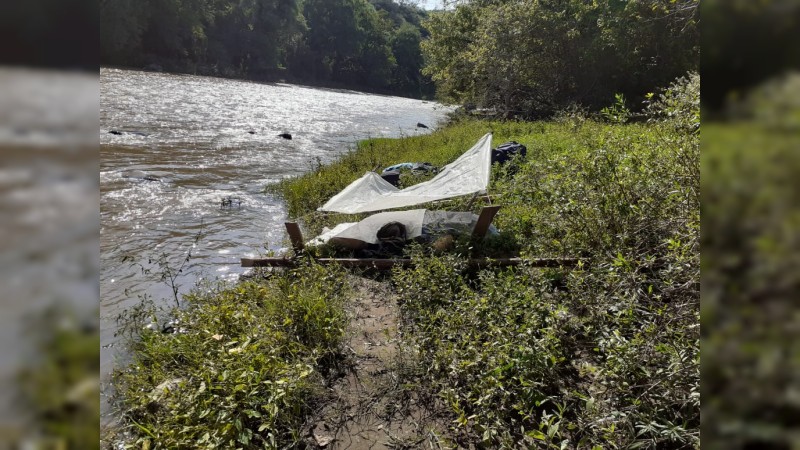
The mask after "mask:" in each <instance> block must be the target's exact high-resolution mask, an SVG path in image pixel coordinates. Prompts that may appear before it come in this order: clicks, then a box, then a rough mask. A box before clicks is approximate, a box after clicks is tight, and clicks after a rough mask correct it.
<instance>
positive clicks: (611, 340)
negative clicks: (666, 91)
mask: <svg viewBox="0 0 800 450" xmlns="http://www.w3.org/2000/svg"><path fill="white" fill-rule="evenodd" d="M490 130H491V131H492V132H493V133H494V145H499V144H500V143H502V142H505V141H509V140H516V141H518V142H520V143H522V144H524V145H526V146H527V148H528V155H527V157H526V158H525V159H524V160H522V161H517V164H516V165H515V166H514V167H515V169H514V170H506V169H496V170H495V171H494V173H493V176H492V183H491V185H490V188H489V193H490V196H491V198H492V199H493V201H494V202H495V203H496V204H499V205H501V206H502V209H501V210H500V213H499V214H498V215H497V217H496V219H495V222H494V223H495V224H496V225H497V227H498V228H499V229H500V230H502V232H503V233H502V235H503V236H504V241H503V242H501V243H498V245H500V246H502V247H503V248H504V250H505V251H513V252H515V253H518V254H520V255H521V256H522V257H523V258H524V257H547V256H580V257H583V258H585V259H586V264H585V265H583V266H580V267H578V268H577V269H574V270H567V269H535V268H530V267H525V266H522V267H519V268H515V269H505V270H500V271H498V270H483V271H480V272H477V273H476V272H475V271H469V270H467V269H466V267H465V264H464V258H463V257H462V256H459V254H458V250H459V249H458V247H457V248H456V251H455V253H454V254H448V255H444V256H433V255H427V254H424V252H422V251H420V249H410V250H409V251H410V253H411V256H412V257H413V258H416V259H417V261H418V263H417V265H416V267H414V268H410V269H397V270H395V271H394V272H392V274H391V275H390V276H389V277H388V279H384V280H381V279H377V280H374V281H369V282H364V283H361V282H358V281H357V280H360V279H361V278H360V277H361V275H359V274H353V273H345V272H344V271H343V270H342V269H339V268H335V267H327V268H323V267H320V266H317V265H314V264H313V263H309V264H308V265H306V266H304V267H301V268H299V269H295V270H290V271H285V272H265V273H263V274H259V275H258V276H257V277H256V278H255V279H253V280H251V281H248V282H245V283H242V284H239V285H237V286H234V287H227V288H213V289H210V290H207V291H206V293H204V294H196V295H192V296H188V297H187V299H186V304H187V305H188V306H186V307H185V308H183V309H182V310H181V311H176V312H173V313H172V314H174V315H176V316H177V320H178V323H177V324H174V325H173V328H174V329H173V330H171V331H174V332H171V333H161V332H157V331H155V332H144V333H143V334H142V336H141V338H139V339H134V341H133V342H134V347H133V355H134V362H133V364H132V366H131V368H130V369H129V370H127V371H123V372H120V373H119V374H118V378H117V380H118V383H119V386H120V387H121V389H120V392H121V396H122V405H124V410H123V411H122V416H123V420H124V421H125V423H127V424H128V425H129V426H130V430H131V431H132V432H133V434H134V436H135V439H137V440H138V441H139V444H140V445H147V446H149V447H151V448H152V447H159V448H168V447H175V446H178V447H180V446H188V445H190V444H191V446H198V445H199V446H204V445H205V446H208V447H209V448H212V447H219V446H235V445H238V446H240V447H244V448H250V447H261V446H265V445H266V446H287V445H288V446H292V445H297V446H304V445H308V446H312V447H313V446H326V447H327V448H339V446H341V445H342V444H343V443H352V442H355V440H354V439H353V437H354V434H353V433H352V432H348V431H347V429H348V428H349V429H351V430H357V433H356V434H358V433H362V434H363V433H364V432H365V428H364V426H363V425H364V422H363V421H362V422H359V421H358V420H357V418H358V417H366V418H369V417H372V418H377V419H375V420H374V421H371V422H370V421H368V422H369V423H372V424H373V426H372V428H370V429H368V430H366V432H368V434H367V436H369V437H370V439H372V440H376V441H378V442H380V443H382V444H381V445H384V446H385V447H389V446H395V447H397V446H406V447H408V446H411V447H414V446H420V445H424V444H423V443H424V442H429V443H431V444H434V445H439V446H443V447H455V446H463V447H469V446H472V445H479V446H487V447H492V448H494V447H501V446H506V447H520V446H525V447H536V446H541V447H545V446H550V445H555V446H556V447H561V448H564V447H568V448H569V447H580V448H584V447H592V446H594V445H600V446H619V447H626V446H630V445H633V444H637V443H641V444H643V445H647V446H659V445H667V446H676V447H677V446H699V419H700V414H699V390H698V389H699V371H698V369H699V246H698V239H699V201H698V195H699V159H698V158H699V147H698V141H699V136H698V134H697V133H696V132H693V131H688V130H685V129H682V128H680V127H677V126H676V123H675V122H654V123H651V124H611V123H602V122H599V121H595V120H591V119H587V118H585V117H581V116H568V117H564V118H562V119H560V120H556V121H551V122H529V123H526V122H480V121H459V122H456V123H453V124H451V125H450V126H448V127H446V128H443V129H440V130H438V131H436V132H434V133H432V134H430V135H425V136H412V137H404V138H401V139H371V140H366V141H362V142H360V143H359V144H358V145H357V147H356V148H354V149H353V150H352V151H351V152H349V153H348V154H347V155H344V156H343V157H342V158H340V159H339V160H338V161H337V162H335V163H333V164H331V165H327V166H320V167H317V168H316V170H314V171H313V172H311V173H309V174H307V175H304V176H301V177H298V178H293V179H290V180H287V181H284V182H283V183H280V184H279V185H277V186H276V187H274V188H273V189H274V190H275V192H279V193H281V195H282V196H283V198H284V199H285V201H286V207H287V210H288V213H289V217H290V218H292V219H296V220H299V221H300V222H301V224H302V226H303V228H304V232H305V233H307V235H309V236H311V235H313V234H314V233H315V232H317V231H318V230H320V229H321V228H322V227H323V226H326V225H332V224H335V223H338V222H341V221H342V220H344V219H345V218H346V219H347V220H348V221H352V219H353V217H352V216H346V217H345V216H338V215H320V214H318V213H316V212H315V209H316V208H317V207H318V206H319V205H320V204H322V203H323V202H324V201H325V200H327V199H328V198H330V196H332V195H333V194H335V193H337V192H338V191H339V190H340V189H341V188H343V187H344V186H346V185H347V184H348V183H349V182H351V181H352V180H353V179H355V178H357V177H358V176H360V175H362V174H363V173H364V171H366V170H371V169H373V168H374V167H376V166H388V165H390V164H393V163H397V162H404V161H426V162H430V163H432V164H434V165H438V166H441V165H443V164H445V163H447V162H449V161H452V160H453V159H454V158H455V157H456V156H457V155H459V154H460V153H461V152H463V151H464V150H465V149H467V148H469V147H470V146H471V145H472V144H473V143H474V142H475V141H476V140H477V139H478V138H479V137H480V136H481V135H483V134H484V133H486V132H487V131H490ZM481 206H483V205H481V204H476V205H473V206H472V208H474V209H475V210H477V209H478V208H480V207H481ZM437 207H439V206H437ZM440 207H441V208H442V209H461V210H463V209H464V208H466V207H467V200H459V201H454V202H450V203H447V204H443V205H440ZM387 280H390V281H391V282H389V281H387ZM370 295H372V297H370ZM365 298H374V299H375V300H376V302H377V301H378V300H380V302H383V303H381V304H383V305H384V306H385V305H387V304H389V305H391V307H388V309H386V310H385V311H384V313H385V314H384V313H382V314H377V313H375V314H373V313H367V314H366V315H367V316H369V315H375V316H381V317H382V319H381V320H383V322H382V325H381V324H377V325H376V324H372V325H369V326H371V327H373V328H375V329H371V330H366V333H367V334H368V335H370V336H371V338H370V339H362V340H359V341H356V342H358V344H359V345H360V346H361V347H362V348H356V347H358V346H356V347H353V345H352V343H353V338H354V337H356V336H359V333H361V334H362V335H364V333H365V328H364V327H365V326H366V325H365V324H364V323H363V322H364V320H363V319H364V314H363V311H364V308H363V304H364V301H365V300H364V299H365ZM380 302H378V303H380ZM387 302H388V303H387ZM359 305H362V307H359ZM359 311H362V313H359ZM359 314H361V316H359ZM139 317H140V318H142V317H147V318H148V319H147V320H150V319H149V317H150V314H143V315H140V316H139ZM359 317H361V319H359ZM387 321H388V322H387ZM387 323H389V324H390V325H386V324H387ZM144 325H145V324H144V323H139V324H137V326H144ZM382 328H385V329H386V334H385V339H379V340H376V339H374V338H375V333H376V332H380V331H381V330H380V329H382ZM137 329H141V328H137ZM378 334H380V333H378ZM368 342H369V343H370V345H372V346H375V345H376V344H380V345H378V347H386V348H387V349H388V348H390V349H391V350H390V351H386V352H381V354H380V356H375V355H370V354H369V353H368V352H366V353H365V352H364V351H363V348H364V347H367V345H366V344H367V343H368ZM373 356H375V357H374V358H373ZM376 360H377V361H378V362H375V361H376ZM364 361H372V362H371V363H370V364H371V366H370V364H367V366H369V367H367V368H365V364H364ZM354 376H355V377H356V378H357V379H358V381H359V383H360V384H359V383H353V382H352V381H353V377H354ZM365 385H368V386H370V388H369V389H362V388H360V387H359V386H365ZM348 386H350V387H348ZM353 396H355V397H353ZM342 399H344V400H342ZM337 402H338V403H337ZM337 404H338V405H340V409H339V410H341V411H344V412H345V413H346V414H345V418H344V419H343V421H342V422H341V423H339V424H338V425H337V424H336V423H334V422H333V421H331V420H329V419H325V417H331V415H330V413H326V412H325V411H328V412H330V411H331V408H333V410H336V409H335V405H337ZM359 404H364V405H368V406H369V407H368V408H366V409H365V410H359V409H357V408H356V409H354V405H359ZM348 411H350V412H349V413H347V412H348ZM359 411H361V412H365V411H366V412H365V414H364V415H361V416H359V414H358V412H359ZM350 415H352V416H353V417H350ZM409 418H414V419H413V420H411V422H409ZM378 419H380V420H378ZM403 421H405V423H404V422H403ZM406 425H413V426H406ZM358 430H360V431H358ZM398 430H402V431H403V432H402V433H399V431H398ZM370 433H371V434H370ZM145 442H146V443H147V444H145Z"/></svg>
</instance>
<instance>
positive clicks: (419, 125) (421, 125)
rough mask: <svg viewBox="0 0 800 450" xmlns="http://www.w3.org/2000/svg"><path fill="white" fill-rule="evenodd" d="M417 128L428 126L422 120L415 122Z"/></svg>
mask: <svg viewBox="0 0 800 450" xmlns="http://www.w3.org/2000/svg"><path fill="white" fill-rule="evenodd" d="M417 128H428V126H427V125H425V124H424V123H422V122H417Z"/></svg>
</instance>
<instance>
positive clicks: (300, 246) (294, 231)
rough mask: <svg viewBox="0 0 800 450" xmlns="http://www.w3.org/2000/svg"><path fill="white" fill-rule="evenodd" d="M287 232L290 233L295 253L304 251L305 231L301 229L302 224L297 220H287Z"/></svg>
mask: <svg viewBox="0 0 800 450" xmlns="http://www.w3.org/2000/svg"><path fill="white" fill-rule="evenodd" d="M284 225H285V226H286V232H287V233H289V240H290V241H291V242H292V248H293V249H294V251H295V253H300V252H302V251H303V250H304V249H305V248H306V247H305V244H304V243H303V233H302V232H301V231H300V226H299V225H297V223H296V222H286V223H284Z"/></svg>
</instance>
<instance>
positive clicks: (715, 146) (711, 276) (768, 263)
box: [701, 74, 800, 449]
mask: <svg viewBox="0 0 800 450" xmlns="http://www.w3.org/2000/svg"><path fill="white" fill-rule="evenodd" d="M797 80H798V77H797V75H792V74H786V75H784V76H781V77H777V78H776V79H773V80H770V81H768V82H766V83H764V84H762V85H760V86H759V87H757V88H754V89H753V90H752V91H751V92H750V93H749V94H748V95H747V96H744V98H743V99H741V100H740V101H739V102H736V103H734V104H733V105H731V106H733V108H731V110H730V111H729V114H730V117H733V118H736V119H737V120H735V121H731V122H727V123H711V124H708V125H706V124H704V125H703V127H704V131H703V158H702V171H703V179H702V196H703V200H704V203H703V233H702V247H703V258H702V268H703V283H704V285H703V304H702V316H701V317H702V328H703V344H702V345H703V349H704V351H705V353H706V355H707V356H706V357H705V358H706V360H705V361H704V362H703V367H702V377H703V386H702V388H703V402H704V403H703V439H704V444H705V443H706V442H708V447H710V448H720V449H722V448H747V447H761V448H766V447H772V448H780V447H791V446H796V445H797V443H798V437H797V434H796V432H795V430H796V429H797V426H796V423H797V422H796V418H797V417H798V413H800V402H798V401H797V399H796V398H795V397H794V396H793V395H792V394H791V393H792V392H795V391H796V390H797V377H795V376H794V375H793V374H796V373H798V369H800V366H798V361H800V359H798V354H800V349H798V346H797V342H800V340H798V337H800V336H798V330H800V327H798V317H799V316H798V315H797V314H796V313H794V306H793V305H794V304H795V301H796V298H797V292H798V291H800V277H799V276H798V274H800V264H799V262H798V259H797V257H796V255H797V254H798V250H800V246H799V244H800V239H799V237H800V234H798V230H800V227H798V224H799V223H800V222H798V220H799V219H800V213H799V211H800V198H799V197H798V195H797V192H800V189H799V188H800V185H799V183H798V178H797V173H798V170H800V158H799V157H798V152H797V148H798V146H799V145H800V138H798V135H797V133H796V130H797V126H798V121H797V118H798V117H800V95H798V90H797V89H792V87H793V85H795V84H796V83H797Z"/></svg>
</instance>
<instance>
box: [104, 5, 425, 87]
mask: <svg viewBox="0 0 800 450" xmlns="http://www.w3.org/2000/svg"><path fill="white" fill-rule="evenodd" d="M100 15H101V19H102V20H101V63H102V64H110V65H120V66H128V67H148V66H150V67H156V66H157V67H161V68H163V69H164V70H169V71H175V72H188V73H197V74H203V75H216V76H227V77H243V78H249V79H256V80H277V79H287V80H292V81H299V82H313V83H318V84H333V85H340V86H347V87H355V86H358V87H360V88H364V89H368V90H373V91H378V92H391V93H395V94H401V95H407V96H414V97H430V96H432V95H433V85H432V84H431V82H430V79H428V78H427V77H424V76H422V75H420V70H421V66H422V57H421V50H420V46H419V42H420V40H421V39H422V36H423V33H425V32H424V30H422V29H421V26H420V24H421V23H422V21H423V20H424V19H425V18H426V17H427V13H426V12H425V11H424V10H422V9H420V8H418V7H416V6H414V5H411V4H407V3H395V2H393V1H392V0H372V1H368V0H101V2H100Z"/></svg>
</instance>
